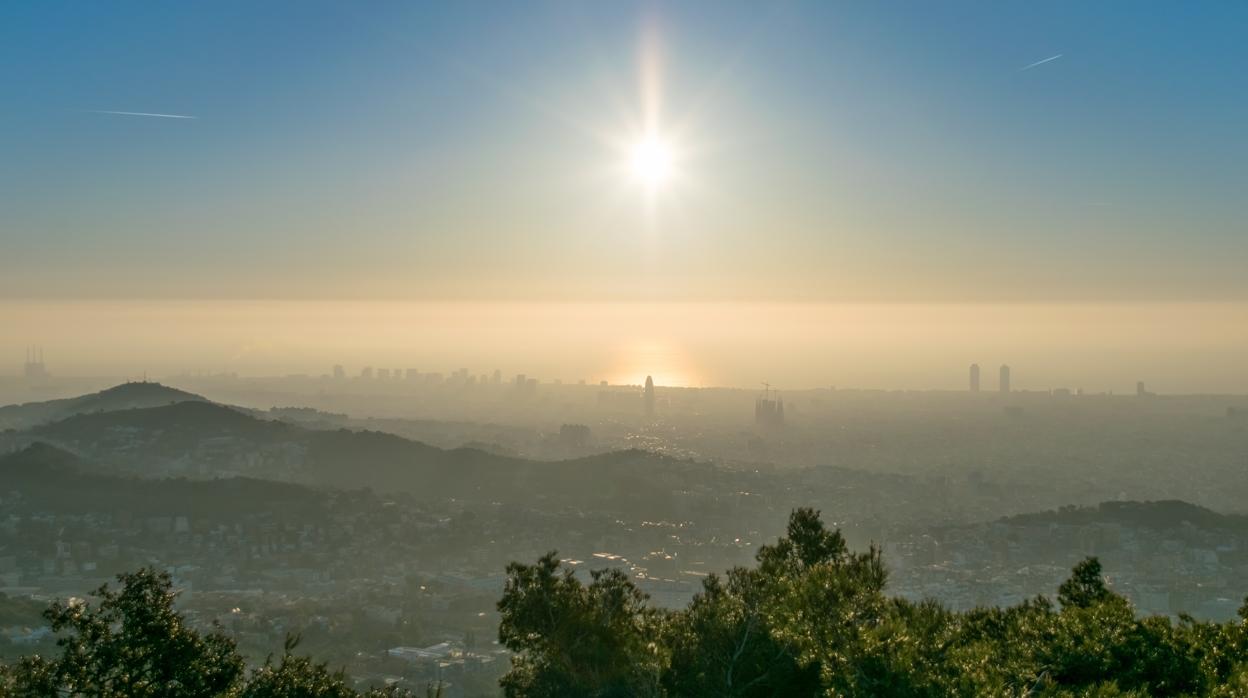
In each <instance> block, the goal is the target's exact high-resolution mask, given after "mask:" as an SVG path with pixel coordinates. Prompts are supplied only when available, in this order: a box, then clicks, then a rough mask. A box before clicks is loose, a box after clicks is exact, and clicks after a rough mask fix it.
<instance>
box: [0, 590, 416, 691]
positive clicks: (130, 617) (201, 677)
mask: <svg viewBox="0 0 1248 698" xmlns="http://www.w3.org/2000/svg"><path fill="white" fill-rule="evenodd" d="M117 579H118V581H119V582H120V589H119V590H113V589H111V588H109V586H108V585H104V586H102V587H100V588H99V589H98V590H96V591H95V592H94V593H93V594H92V595H93V596H94V597H95V598H96V599H97V601H96V604H95V605H94V606H93V605H91V604H89V603H86V602H83V601H77V600H74V601H69V602H56V603H54V604H53V605H52V606H51V607H50V608H48V610H47V611H45V612H44V617H45V618H47V619H48V621H49V622H50V623H51V624H52V629H53V630H54V631H56V632H59V633H67V634H66V635H65V636H63V637H61V638H60V639H58V640H57V644H58V645H59V646H60V648H61V656H60V657H57V658H55V659H44V658H42V657H38V656H33V657H24V658H22V660H21V661H19V662H18V663H17V664H16V665H14V666H12V667H7V668H6V667H4V666H0V696H13V697H14V698H59V697H60V696H66V695H69V696H82V697H84V698H198V697H200V696H203V697H205V698H206V697H208V696H213V697H218V696H224V697H226V698H354V697H355V696H358V695H359V694H358V693H357V692H356V691H355V690H353V689H352V688H350V687H349V686H348V685H347V684H346V678H345V676H344V675H343V674H342V672H333V671H330V670H329V668H328V667H327V666H326V665H325V664H323V663H320V664H318V663H315V662H313V661H312V660H310V659H308V658H306V657H298V656H295V655H294V653H293V651H294V648H295V646H296V645H297V644H298V639H297V638H294V637H291V638H288V639H287V641H286V646H285V651H284V652H283V655H282V659H281V661H280V662H278V663H276V664H275V663H274V662H273V661H272V658H271V657H270V659H269V660H268V661H266V662H265V664H264V666H262V667H260V668H258V669H256V670H255V671H253V672H251V675H250V676H245V668H244V663H243V658H242V656H241V655H239V653H238V651H237V648H236V646H235V644H234V641H233V640H231V639H230V638H228V637H226V636H225V635H224V634H222V633H221V631H219V630H214V631H213V632H210V633H208V634H201V633H199V632H198V631H196V630H194V629H193V628H191V627H189V626H188V625H187V624H186V622H185V619H183V617H182V616H181V615H180V614H179V613H178V612H177V611H176V609H175V608H174V599H175V598H176V595H177V594H176V592H175V591H174V590H173V582H172V580H171V579H170V577H169V575H168V574H165V573H163V572H156V571H154V570H150V569H143V570H139V571H138V572H135V573H133V574H123V575H120V576H118V578H117ZM438 694H440V689H439V692H438ZM403 695H406V692H404V691H399V690H376V689H375V690H373V691H371V692H370V693H368V696H369V697H370V698H381V697H394V698H397V697H399V696H403ZM431 695H435V694H433V692H432V691H431Z"/></svg>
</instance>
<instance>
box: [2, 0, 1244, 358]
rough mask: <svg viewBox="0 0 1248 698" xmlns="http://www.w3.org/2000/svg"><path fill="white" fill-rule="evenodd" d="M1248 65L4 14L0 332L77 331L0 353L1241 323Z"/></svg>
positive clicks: (196, 17)
mask: <svg viewBox="0 0 1248 698" xmlns="http://www.w3.org/2000/svg"><path fill="white" fill-rule="evenodd" d="M1246 35H1248V5H1245V4H1244V3H1212V2H1211V3H1165V4H1161V3H1150V4H1148V5H1143V4H1140V3H1137V2H1122V3H1112V2H1099V3H1087V2H1070V3H1061V2H1046V3H988V2H984V3H904V4H895V3H884V2H861V3H841V2H812V3H757V2H745V3H729V2H713V3H679V4H675V3H673V4H664V3H644V4H636V5H633V4H628V3H502V2H489V3H485V2H460V3H407V2H404V3H368V4H358V3H341V2H333V3H328V2H326V3H318V2H300V3H278V2H270V3H255V2H237V3H234V2H213V3H197V4H186V3H166V4H152V3H57V2H40V3H17V4H13V5H12V6H10V7H6V8H5V9H4V10H3V11H2V14H0V86H2V87H3V89H2V90H0V236H2V239H0V241H2V242H3V247H2V248H0V249H2V253H0V300H6V301H10V302H12V303H10V304H7V305H4V306H0V307H4V308H17V307H21V306H20V303H21V302H23V301H31V302H34V301H50V300H56V301H58V303H56V304H53V305H47V304H45V305H42V306H39V307H42V308H44V310H45V311H46V312H52V311H51V310H49V309H50V308H53V307H55V308H60V309H61V310H60V311H57V312H64V313H69V314H67V315H63V316H56V315H54V314H53V315H44V316H43V317H45V318H46V321H45V325H46V328H47V330H48V331H43V329H44V328H42V327H40V326H38V325H36V326H32V327H26V326H23V327H22V328H21V329H22V330H23V332H22V336H12V337H0V343H2V344H3V345H4V347H6V348H8V349H10V350H11V349H13V348H14V347H17V348H19V349H20V347H21V346H22V345H23V344H24V343H27V342H31V341H43V342H45V343H47V341H48V339H47V337H50V336H53V335H55V336H61V335H62V334H63V332H62V330H57V331H56V332H53V331H52V330H51V327H52V325H53V324H54V323H55V322H60V321H64V320H66V319H67V318H68V317H70V316H71V315H72V313H73V312H87V310H84V309H87V308H89V306H86V305H84V306H81V307H80V308H78V309H77V310H74V306H73V304H74V303H76V302H84V301H87V300H93V301H99V300H101V299H103V300H110V301H112V300H115V301H118V302H120V301H126V302H140V301H143V302H151V301H165V300H167V299H178V300H194V301H211V300H226V299H231V300H242V301H254V300H275V299H280V300H285V301H346V300H351V301H359V302H375V301H383V300H384V301H405V302H435V301H436V302H445V301H475V302H486V303H489V302H503V301H509V302H510V301H526V302H559V303H566V302H570V301H574V302H577V303H592V302H603V301H612V302H637V303H654V302H678V301H679V302H687V301H712V302H740V301H745V302H751V303H758V302H781V303H783V302H795V301H801V302H813V303H821V304H824V303H832V304H835V303H872V302H887V303H904V304H914V303H976V304H1003V303H1016V302H1021V303H1026V304H1054V303H1058V304H1060V303H1075V304H1098V303H1122V302H1126V303H1137V304H1153V306H1151V307H1157V308H1160V307H1161V305H1158V304H1163V305H1164V304H1173V303H1184V302H1193V303H1194V302H1199V303H1241V302H1245V301H1248V274H1245V273H1244V268H1245V262H1246V261H1248V235H1246V234H1245V232H1248V231H1245V221H1246V220H1248V216H1246V215H1245V214H1248V197H1245V196H1244V192H1248V168H1245V166H1244V163H1245V162H1248V137H1245V136H1246V135H1248V134H1245V124H1248V49H1245V48H1244V41H1243V37H1244V36H1246ZM173 117H193V118H173ZM647 129H650V130H652V131H654V133H655V134H657V136H658V137H659V138H661V139H662V141H663V142H664V143H665V144H666V145H667V146H668V147H669V148H670V149H671V157H672V161H673V162H672V169H673V172H672V175H671V177H670V179H669V180H668V181H666V182H665V183H663V184H662V185H653V186H650V185H643V184H642V183H641V182H639V181H638V179H637V177H635V176H634V173H632V172H630V171H629V162H628V161H629V158H630V148H631V147H632V145H633V144H634V143H636V142H637V141H638V140H639V139H640V138H642V134H643V132H645V131H646V130H647ZM15 303H16V304H15ZM66 303H68V305H66ZM30 307H34V306H30ZM136 307H137V306H136ZM300 307H307V306H300ZM1234 307H1239V306H1234ZM1020 312H1026V311H1020ZM1157 312H1158V313H1159V314H1156V315H1153V316H1151V317H1154V318H1156V319H1155V320H1154V321H1153V322H1154V323H1156V326H1157V327H1158V328H1160V327H1161V323H1163V320H1162V319H1161V318H1162V317H1163V315H1164V313H1163V312H1162V311H1160V310H1158V311H1157ZM889 317H902V316H901V315H898V314H897V313H893V314H892V315H889ZM1229 317H1231V318H1232V319H1234V318H1235V317H1237V316H1235V314H1234V312H1232V314H1231V315H1230V316H1229ZM1238 317H1240V318H1243V317H1244V316H1243V315H1242V314H1241V315H1240V316H1238ZM229 326H230V327H232V326H233V325H229ZM223 327H224V326H223ZM537 329H539V330H542V331H545V330H547V329H548V328H537ZM1086 329H1087V328H1082V327H1077V326H1075V325H1071V326H1069V327H1066V328H1064V329H1063V331H1062V334H1063V336H1066V337H1073V336H1075V335H1077V334H1079V333H1082V332H1084V331H1085V330H1086ZM1093 329H1095V328H1093ZM981 330H982V331H984V332H990V331H991V326H990V324H985V325H984V326H983V327H982V328H981ZM231 331H232V330H231ZM1201 333H1202V334H1201V335H1200V336H1202V337H1205V338H1206V341H1207V345H1208V346H1210V347H1216V348H1218V349H1219V351H1228V350H1229V349H1231V348H1234V347H1238V346H1239V345H1238V344H1234V345H1233V344H1228V343H1226V342H1224V341H1223V340H1224V339H1226V338H1227V337H1229V336H1230V334H1229V333H1230V331H1229V330H1226V329H1225V327H1224V326H1222V325H1210V326H1204V327H1202V328H1201ZM28 334H34V335H40V336H36V337H28V336H26V335H28ZM552 336H553V335H552ZM83 339H84V338H80V339H79V340H78V341H79V343H81V342H82V341H83ZM109 339H110V342H116V341H120V338H117V337H110V338H109ZM643 339H644V338H643ZM660 339H662V338H660ZM234 341H235V343H236V344H244V343H246V342H248V341H250V340H249V339H248V337H247V336H244V335H238V336H237V337H235V338H234ZM554 341H555V340H553V339H552V340H551V342H554ZM639 341H641V340H639ZM647 341H648V340H647ZM1227 341H1229V339H1227ZM383 345H384V342H383V341H382V340H381V339H378V341H377V343H376V346H378V347H381V346H383ZM1068 346H1073V345H1068ZM1124 346H1127V344H1124ZM604 351H605V350H604ZM218 358H223V357H218ZM967 358H968V360H973V359H974V357H970V356H968V357H967ZM1174 358H1175V360H1176V361H1177V360H1178V358H1179V355H1178V354H1176V355H1175V357H1174ZM703 360H704V359H702V358H700V357H696V356H695V357H694V358H693V359H692V361H694V362H695V363H697V362H699V361H703ZM604 370H605V369H604ZM742 380H744V377H742ZM751 382H752V381H751Z"/></svg>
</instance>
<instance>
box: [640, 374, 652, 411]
mask: <svg viewBox="0 0 1248 698" xmlns="http://www.w3.org/2000/svg"><path fill="white" fill-rule="evenodd" d="M641 400H642V402H643V403H644V404H643V407H644V408H645V410H646V416H647V417H653V416H654V379H653V378H651V377H650V376H646V390H645V392H643V393H642V394H641Z"/></svg>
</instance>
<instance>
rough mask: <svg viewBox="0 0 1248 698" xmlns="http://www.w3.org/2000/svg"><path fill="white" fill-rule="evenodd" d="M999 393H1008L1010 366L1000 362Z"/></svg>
mask: <svg viewBox="0 0 1248 698" xmlns="http://www.w3.org/2000/svg"><path fill="white" fill-rule="evenodd" d="M1001 394H1002V395H1009V394H1010V367H1009V366H1007V365H1005V364H1001Z"/></svg>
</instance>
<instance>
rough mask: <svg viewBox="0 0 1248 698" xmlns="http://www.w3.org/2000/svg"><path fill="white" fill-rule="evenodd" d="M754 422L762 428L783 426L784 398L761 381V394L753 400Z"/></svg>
mask: <svg viewBox="0 0 1248 698" xmlns="http://www.w3.org/2000/svg"><path fill="white" fill-rule="evenodd" d="M754 424H756V425H757V426H759V427H762V428H764V429H779V428H781V427H783V426H784V398H782V397H780V393H779V391H775V390H772V389H771V385H770V384H768V383H763V394H762V395H760V396H759V397H758V398H756V399H755V400H754Z"/></svg>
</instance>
